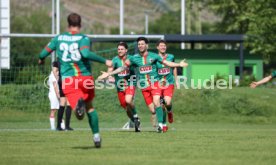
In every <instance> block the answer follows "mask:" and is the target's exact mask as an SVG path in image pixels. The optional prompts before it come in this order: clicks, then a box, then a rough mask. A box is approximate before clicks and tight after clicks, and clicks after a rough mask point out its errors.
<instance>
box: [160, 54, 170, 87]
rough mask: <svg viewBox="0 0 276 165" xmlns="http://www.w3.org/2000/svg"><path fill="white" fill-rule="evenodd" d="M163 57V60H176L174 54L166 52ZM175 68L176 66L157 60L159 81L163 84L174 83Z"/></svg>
mask: <svg viewBox="0 0 276 165" xmlns="http://www.w3.org/2000/svg"><path fill="white" fill-rule="evenodd" d="M160 57H162V56H160ZM162 58H163V60H166V61H171V62H174V55H172V54H166V55H165V56H163V57H162ZM173 69H174V68H171V67H168V66H166V65H164V64H162V63H160V62H157V72H158V75H159V78H160V80H159V81H160V82H161V84H163V85H171V84H174V75H173Z"/></svg>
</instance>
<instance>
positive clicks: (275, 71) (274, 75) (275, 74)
mask: <svg viewBox="0 0 276 165" xmlns="http://www.w3.org/2000/svg"><path fill="white" fill-rule="evenodd" d="M271 76H272V78H275V77H276V70H274V71H273V72H272V73H271Z"/></svg>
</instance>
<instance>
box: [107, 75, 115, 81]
mask: <svg viewBox="0 0 276 165" xmlns="http://www.w3.org/2000/svg"><path fill="white" fill-rule="evenodd" d="M107 80H108V82H110V83H114V82H115V78H114V77H113V76H108V79H107Z"/></svg>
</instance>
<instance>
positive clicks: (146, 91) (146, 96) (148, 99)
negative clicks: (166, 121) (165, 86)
mask: <svg viewBox="0 0 276 165" xmlns="http://www.w3.org/2000/svg"><path fill="white" fill-rule="evenodd" d="M142 94H143V97H144V100H145V103H146V104H147V106H148V109H149V110H150V112H151V118H150V121H151V124H152V126H153V127H155V126H156V111H155V108H154V104H153V98H152V95H151V91H150V89H143V90H142Z"/></svg>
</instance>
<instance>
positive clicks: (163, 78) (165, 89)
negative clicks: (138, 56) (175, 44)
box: [156, 39, 178, 132]
mask: <svg viewBox="0 0 276 165" xmlns="http://www.w3.org/2000/svg"><path fill="white" fill-rule="evenodd" d="M156 48H157V50H158V54H159V56H160V57H161V58H162V59H163V60H167V61H171V62H174V55H172V54H167V53H166V51H167V43H166V41H165V40H162V39H161V40H159V41H158V42H157V43H156ZM157 72H158V75H159V79H160V80H159V82H160V84H161V101H160V102H161V104H162V106H163V110H164V113H163V132H166V131H167V130H168V127H167V125H166V118H167V115H166V114H167V113H168V120H169V123H172V122H173V112H172V96H173V92H174V84H177V86H178V80H177V68H170V67H167V66H165V65H164V64H162V63H160V62H157ZM166 110H167V112H166Z"/></svg>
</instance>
